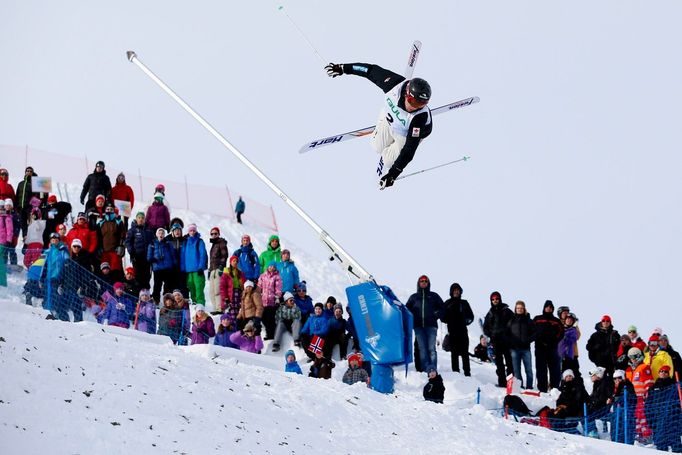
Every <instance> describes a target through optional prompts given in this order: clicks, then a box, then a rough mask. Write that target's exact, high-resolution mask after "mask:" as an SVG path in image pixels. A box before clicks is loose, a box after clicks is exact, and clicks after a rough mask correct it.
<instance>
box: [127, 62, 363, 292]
mask: <svg viewBox="0 0 682 455" xmlns="http://www.w3.org/2000/svg"><path fill="white" fill-rule="evenodd" d="M126 56H127V57H128V60H129V61H130V62H132V63H134V64H135V65H136V66H137V67H138V68H140V69H141V70H142V71H143V72H144V73H145V74H146V75H147V76H149V78H150V79H151V80H153V81H154V82H155V83H156V85H158V86H159V87H161V89H162V90H163V91H164V92H166V93H167V94H168V95H169V96H170V97H171V98H173V99H174V100H175V102H177V103H178V104H179V105H180V106H181V107H182V108H183V109H184V110H185V111H187V113H188V114H189V115H191V116H192V117H194V119H195V120H196V121H197V122H199V123H200V124H201V126H203V127H204V128H205V129H206V130H208V132H209V133H211V134H212V135H213V137H215V138H216V139H218V141H220V143H221V144H223V146H224V147H225V148H227V149H228V150H229V151H230V152H232V154H233V155H234V156H236V157H237V158H238V159H239V161H241V162H242V163H244V165H245V166H246V167H248V168H249V169H251V171H252V172H253V173H254V174H256V175H257V176H258V178H260V179H261V180H262V181H263V182H264V183H265V184H266V185H267V186H268V187H269V188H270V189H271V190H272V191H274V192H275V194H277V196H278V197H279V198H281V199H282V200H283V201H284V202H285V203H286V204H287V205H288V206H289V207H291V208H292V209H293V210H294V212H296V213H297V214H298V215H299V216H300V217H301V218H303V220H304V221H305V222H306V223H308V224H309V225H310V227H312V228H313V229H314V230H315V232H317V234H318V235H319V236H320V240H321V241H322V243H324V244H325V245H327V247H328V248H329V249H330V250H331V252H332V256H331V257H330V259H337V260H338V261H339V262H340V263H341V264H342V265H343V267H345V269H346V270H347V271H348V272H350V273H352V274H353V275H355V276H356V277H357V278H358V279H359V280H360V281H374V278H373V277H372V275H371V274H370V273H369V272H367V270H365V269H364V268H363V267H362V266H361V265H360V264H359V263H358V262H357V261H356V260H355V259H353V257H352V256H351V255H350V254H348V253H347V252H346V251H345V250H344V249H343V248H342V247H341V245H339V244H338V243H336V241H335V240H334V239H332V238H331V236H330V235H329V234H327V232H326V231H325V230H324V229H322V227H320V225H318V224H317V223H316V222H315V220H313V219H312V218H311V217H309V216H308V214H307V213H305V212H304V211H303V209H301V208H300V207H299V206H298V205H297V204H296V203H295V202H294V201H292V200H291V199H290V198H289V197H288V196H287V195H286V194H284V192H283V191H282V190H281V189H280V188H279V187H278V186H277V185H275V183H274V182H273V181H272V180H270V179H269V178H268V177H267V176H266V175H265V174H263V172H261V170H260V169H258V168H257V167H256V166H255V165H254V164H253V163H251V161H249V160H248V158H246V156H244V155H243V154H242V153H241V152H240V151H239V150H237V148H236V147H235V146H233V145H232V144H230V142H229V141H228V140H227V139H225V137H223V135H222V134H220V133H219V132H218V131H217V130H216V129H215V128H213V127H212V126H211V124H209V123H208V122H207V121H206V120H204V118H203V117H202V116H200V115H199V114H197V112H196V111H195V110H194V109H192V108H191V107H190V106H189V104H187V103H186V102H185V101H183V99H182V98H180V97H179V96H178V95H177V94H176V93H175V92H174V91H173V90H171V88H170V87H168V86H167V85H166V84H165V83H164V82H163V81H162V80H161V79H159V78H158V77H157V76H156V74H154V73H153V72H152V71H151V70H150V69H149V68H147V67H146V66H145V64H144V63H142V62H141V61H140V59H139V58H138V57H137V54H136V53H135V52H133V51H128V52H127V53H126Z"/></svg>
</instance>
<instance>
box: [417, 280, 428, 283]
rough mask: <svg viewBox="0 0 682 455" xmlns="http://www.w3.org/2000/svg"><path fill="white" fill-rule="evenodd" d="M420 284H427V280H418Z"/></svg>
mask: <svg viewBox="0 0 682 455" xmlns="http://www.w3.org/2000/svg"><path fill="white" fill-rule="evenodd" d="M419 282H420V283H428V282H429V280H419Z"/></svg>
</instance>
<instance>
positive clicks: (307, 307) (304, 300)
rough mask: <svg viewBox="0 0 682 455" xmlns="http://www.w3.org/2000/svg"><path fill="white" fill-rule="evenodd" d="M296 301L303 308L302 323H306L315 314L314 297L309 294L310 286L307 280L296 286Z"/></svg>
mask: <svg viewBox="0 0 682 455" xmlns="http://www.w3.org/2000/svg"><path fill="white" fill-rule="evenodd" d="M294 302H296V306H298V307H299V308H300V309H301V324H305V323H306V322H308V318H309V317H310V315H311V314H313V299H312V298H310V296H309V295H308V286H307V285H306V282H305V281H301V282H300V283H299V285H298V287H297V288H296V295H295V296H294Z"/></svg>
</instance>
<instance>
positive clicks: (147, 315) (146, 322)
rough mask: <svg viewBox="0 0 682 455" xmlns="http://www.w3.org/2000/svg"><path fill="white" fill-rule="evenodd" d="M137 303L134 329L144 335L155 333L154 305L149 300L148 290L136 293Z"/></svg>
mask: <svg viewBox="0 0 682 455" xmlns="http://www.w3.org/2000/svg"><path fill="white" fill-rule="evenodd" d="M138 295H139V299H140V300H139V302H137V309H136V310H135V311H136V317H135V323H134V328H135V329H137V330H139V331H141V332H145V333H149V334H152V335H153V334H155V333H156V304H155V303H154V301H153V300H152V299H151V293H150V292H149V289H140V291H139V292H138Z"/></svg>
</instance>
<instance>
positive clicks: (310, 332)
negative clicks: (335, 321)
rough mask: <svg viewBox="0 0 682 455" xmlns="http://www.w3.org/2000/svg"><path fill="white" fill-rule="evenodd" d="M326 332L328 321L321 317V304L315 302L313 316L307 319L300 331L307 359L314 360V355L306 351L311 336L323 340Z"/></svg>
mask: <svg viewBox="0 0 682 455" xmlns="http://www.w3.org/2000/svg"><path fill="white" fill-rule="evenodd" d="M328 332H329V321H328V320H327V318H325V317H324V316H323V315H322V303H320V302H317V303H316V304H315V314H313V315H312V316H311V317H310V318H308V320H307V321H306V323H305V324H304V325H303V328H302V329H301V344H302V345H303V347H304V348H305V350H306V354H307V355H308V357H309V358H311V359H312V358H314V354H313V353H312V352H310V350H308V346H309V345H310V341H311V340H312V338H313V336H315V335H317V336H318V337H320V338H322V339H323V340H325V338H326V337H327V333H328ZM325 342H326V340H325Z"/></svg>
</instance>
